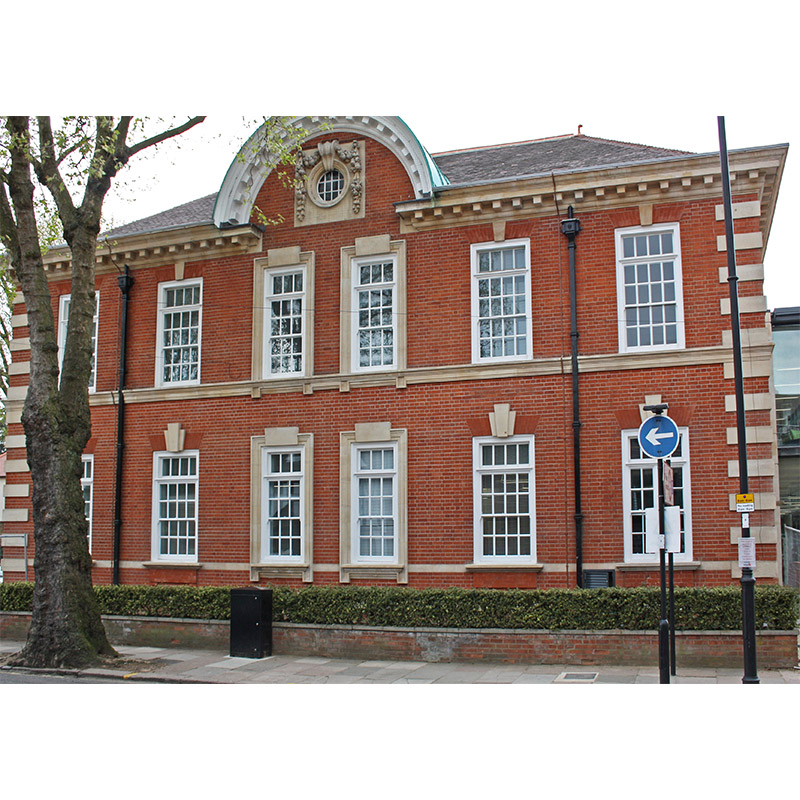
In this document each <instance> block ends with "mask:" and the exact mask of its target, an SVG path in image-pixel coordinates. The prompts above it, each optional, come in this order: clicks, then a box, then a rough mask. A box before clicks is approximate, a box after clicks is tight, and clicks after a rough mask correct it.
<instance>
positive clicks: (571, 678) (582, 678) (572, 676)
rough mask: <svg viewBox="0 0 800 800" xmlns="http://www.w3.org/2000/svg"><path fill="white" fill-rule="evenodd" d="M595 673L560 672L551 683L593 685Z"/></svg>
mask: <svg viewBox="0 0 800 800" xmlns="http://www.w3.org/2000/svg"><path fill="white" fill-rule="evenodd" d="M597 675H598V673H597V672H562V673H561V674H560V675H559V676H558V677H557V678H556V679H555V680H554V681H553V683H594V682H595V681H596V680H597Z"/></svg>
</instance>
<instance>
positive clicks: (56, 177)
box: [31, 117, 75, 241]
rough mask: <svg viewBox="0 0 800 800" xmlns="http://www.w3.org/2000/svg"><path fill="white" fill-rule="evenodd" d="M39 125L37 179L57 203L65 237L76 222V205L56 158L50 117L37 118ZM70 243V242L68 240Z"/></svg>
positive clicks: (34, 167)
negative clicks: (39, 160)
mask: <svg viewBox="0 0 800 800" xmlns="http://www.w3.org/2000/svg"><path fill="white" fill-rule="evenodd" d="M36 119H37V122H38V123H39V150H40V154H39V155H40V157H41V159H42V160H41V163H39V162H38V161H34V160H33V159H32V160H31V163H32V164H33V169H34V171H35V172H36V177H37V178H38V179H39V182H40V183H41V184H42V186H46V187H47V189H48V190H49V192H50V194H52V195H53V199H54V200H55V201H56V206H57V208H58V213H59V216H60V217H61V224H62V225H63V226H64V236H65V237H66V236H67V235H68V230H69V228H71V222H72V221H73V220H74V215H75V204H74V203H73V202H72V196H71V195H70V193H69V191H68V189H67V187H66V184H65V183H64V180H63V178H62V177H61V173H60V172H59V169H58V166H59V161H58V159H57V158H56V147H55V142H54V140H53V129H52V127H51V126H50V117H37V118H36ZM67 241H69V240H67Z"/></svg>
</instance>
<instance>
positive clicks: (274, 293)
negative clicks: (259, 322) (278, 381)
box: [263, 267, 306, 377]
mask: <svg viewBox="0 0 800 800" xmlns="http://www.w3.org/2000/svg"><path fill="white" fill-rule="evenodd" d="M265 292H266V295H265V302H264V308H265V315H266V317H265V326H264V327H265V330H266V337H265V338H266V343H265V344H266V346H265V350H264V365H263V375H264V377H275V376H286V375H298V374H299V375H302V374H303V373H304V372H305V365H304V359H305V352H306V346H305V340H306V320H305V314H306V275H305V269H304V268H303V267H297V268H293V269H291V270H288V271H286V272H283V271H281V272H273V271H272V270H270V271H268V273H267V275H266V285H265Z"/></svg>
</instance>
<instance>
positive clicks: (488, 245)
mask: <svg viewBox="0 0 800 800" xmlns="http://www.w3.org/2000/svg"><path fill="white" fill-rule="evenodd" d="M519 247H522V248H524V253H525V254H524V268H523V269H513V270H508V271H500V272H480V271H479V270H480V256H481V254H482V253H485V252H487V251H499V250H511V249H515V248H519ZM470 263H471V273H472V281H471V285H472V290H471V291H472V304H471V309H472V325H471V328H472V363H473V364H494V363H498V364H500V363H505V362H509V361H528V360H530V359H532V358H533V330H532V328H533V316H532V305H531V297H532V294H531V242H530V239H509V240H508V241H504V242H483V243H481V244H473V245H470ZM520 275H521V276H522V277H523V278H524V280H525V290H524V297H525V350H526V352H525V353H523V354H520V353H512V354H509V355H502V356H481V353H480V345H481V336H480V328H481V317H480V300H481V298H480V289H479V285H480V281H481V280H485V279H487V278H503V277H505V278H514V277H518V276H520ZM513 316H514V317H515V318H516V317H518V316H521V315H520V314H516V313H515V314H513ZM517 338H519V337H517Z"/></svg>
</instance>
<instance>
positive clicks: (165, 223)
mask: <svg viewBox="0 0 800 800" xmlns="http://www.w3.org/2000/svg"><path fill="white" fill-rule="evenodd" d="M682 155H688V153H687V152H686V151H684V150H670V149H667V148H663V147H649V146H647V145H642V144H632V143H629V142H617V141H613V140H610V139H597V138H594V137H591V136H583V135H580V134H570V135H567V136H555V137H551V138H548V139H535V140H533V141H529V142H516V143H513V144H503V145H492V146H490V147H476V148H472V149H468V150H456V151H453V152H449V153H439V154H437V155H434V156H432V157H433V160H434V161H435V162H436V164H437V165H438V166H439V168H440V169H441V170H442V172H443V173H444V174H445V175H446V176H447V179H448V180H449V181H450V183H451V185H453V184H473V183H485V182H487V181H495V180H498V181H499V180H508V179H510V178H522V177H526V176H529V175H540V174H543V173H549V172H562V171H567V170H580V169H592V168H597V167H603V166H612V165H617V164H629V163H631V162H637V161H639V162H641V161H655V160H658V159H662V158H669V157H675V156H682ZM216 197H217V195H216V193H215V194H209V195H206V196H205V197H201V198H200V199H198V200H192V201H191V202H190V203H184V204H183V205H180V206H176V207H175V208H171V209H169V210H167V211H162V212H161V213H160V214H154V215H153V216H150V217H145V218H144V219H140V220H137V221H136V222H131V223H128V224H127V225H121V226H120V227H118V228H114V229H113V230H111V231H108V232H107V233H106V234H103V235H104V236H119V237H123V236H133V235H135V234H140V233H154V232H155V231H160V230H169V229H170V228H183V227H188V226H191V225H202V224H206V223H210V222H211V219H212V214H213V211H214V201H215V200H216Z"/></svg>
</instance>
